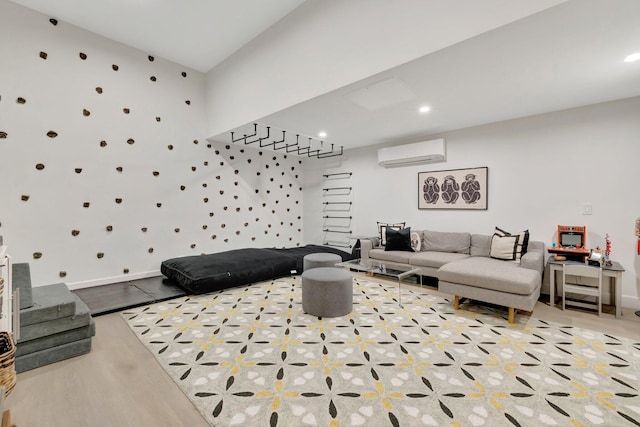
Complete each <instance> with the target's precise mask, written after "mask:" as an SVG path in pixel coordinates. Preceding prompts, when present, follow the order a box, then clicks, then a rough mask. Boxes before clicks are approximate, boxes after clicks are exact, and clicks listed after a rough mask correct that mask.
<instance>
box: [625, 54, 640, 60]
mask: <svg viewBox="0 0 640 427" xmlns="http://www.w3.org/2000/svg"><path fill="white" fill-rule="evenodd" d="M639 59H640V52H636V53H632V54H631V55H629V56H627V57H626V58H624V62H634V61H637V60H639Z"/></svg>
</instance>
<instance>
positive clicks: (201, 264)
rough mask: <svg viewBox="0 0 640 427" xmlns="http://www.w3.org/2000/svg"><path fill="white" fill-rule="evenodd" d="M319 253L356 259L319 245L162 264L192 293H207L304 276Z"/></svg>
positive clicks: (241, 251)
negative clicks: (307, 260)
mask: <svg viewBox="0 0 640 427" xmlns="http://www.w3.org/2000/svg"><path fill="white" fill-rule="evenodd" d="M317 252H325V253H327V252H328V253H334V254H337V255H340V257H341V258H342V260H343V261H346V260H349V259H352V258H353V257H352V255H351V253H349V252H345V251H341V250H340V249H335V248H332V247H329V246H319V245H306V246H301V247H297V248H282V249H276V248H262V249H259V248H246V249H236V250H232V251H226V252H219V253H215V254H208V255H196V256H187V257H180V258H172V259H168V260H166V261H163V262H162V264H161V266H160V271H161V272H162V274H164V275H165V276H167V277H168V278H169V279H170V280H171V281H173V282H175V283H177V284H178V285H179V286H181V287H183V288H185V289H187V290H188V291H190V292H192V293H194V294H203V293H206V292H212V291H217V290H220V289H226V288H230V287H234V286H241V285H246V284H248V283H255V282H260V281H263V280H270V279H275V278H278V277H284V276H289V275H291V274H299V273H302V260H303V258H304V256H305V255H308V254H312V253H317Z"/></svg>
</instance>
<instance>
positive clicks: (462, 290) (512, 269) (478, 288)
mask: <svg viewBox="0 0 640 427" xmlns="http://www.w3.org/2000/svg"><path fill="white" fill-rule="evenodd" d="M416 232H417V233H418V236H420V238H421V242H420V250H419V251H417V252H415V251H407V250H402V251H398V250H385V247H382V246H380V245H379V239H378V238H370V239H361V240H360V244H361V258H362V263H363V264H365V265H366V264H370V263H371V262H372V261H375V262H381V263H383V264H385V266H386V267H387V268H399V269H406V268H419V269H420V270H421V274H422V275H423V276H432V277H437V278H438V290H439V291H442V292H445V293H448V294H451V295H453V296H454V307H455V309H456V310H457V309H458V306H459V302H460V298H461V297H463V298H470V299H474V300H479V301H484V302H488V303H493V304H497V305H501V306H506V307H508V308H509V322H510V323H513V322H514V319H515V312H516V310H524V311H532V310H533V307H534V305H535V303H536V301H537V300H538V297H539V296H540V288H541V286H542V276H543V271H544V243H543V242H537V241H529V242H528V245H527V249H526V253H524V254H523V255H522V256H521V258H520V260H518V261H505V260H502V259H495V258H492V257H491V244H492V237H493V236H488V235H483V234H471V233H452V232H438V231H430V230H420V231H418V230H413V233H412V234H414V233H416ZM414 237H415V234H414Z"/></svg>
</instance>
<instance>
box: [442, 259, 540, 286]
mask: <svg viewBox="0 0 640 427" xmlns="http://www.w3.org/2000/svg"><path fill="white" fill-rule="evenodd" d="M438 280H440V281H445V282H450V283H459V284H463V285H468V286H475V287H478V288H484V289H491V290H494V291H500V292H507V293H512V294H519V295H529V294H531V293H532V292H534V291H535V290H536V288H537V287H538V286H540V284H541V283H542V278H541V275H540V273H539V272H538V271H536V270H530V269H527V268H522V267H520V266H519V265H518V264H515V263H512V262H503V261H500V260H496V259H493V258H484V257H469V258H465V259H463V260H459V261H454V262H450V263H448V264H446V265H443V266H442V267H440V269H439V270H438Z"/></svg>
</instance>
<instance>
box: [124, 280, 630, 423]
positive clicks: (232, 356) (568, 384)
mask: <svg viewBox="0 0 640 427" xmlns="http://www.w3.org/2000/svg"><path fill="white" fill-rule="evenodd" d="M374 279H375V278H369V277H366V278H360V277H358V276H356V277H355V278H354V288H353V291H354V297H353V312H352V313H351V314H349V315H347V316H344V317H338V318H331V319H330V318H318V317H314V316H311V315H308V314H305V313H303V311H302V304H301V286H300V277H299V276H295V277H288V278H283V279H279V280H274V281H269V282H262V283H257V284H253V285H250V286H245V287H238V288H232V289H226V290H224V291H220V292H215V293H211V294H206V295H199V296H187V297H181V298H177V299H175V300H171V301H165V302H162V303H156V304H154V305H150V306H146V307H139V308H135V309H130V310H127V311H125V312H122V314H121V315H122V317H123V318H124V319H125V321H126V322H127V323H128V324H129V326H130V327H131V329H132V330H133V331H134V333H135V334H136V335H137V336H138V338H139V339H140V341H142V343H144V345H145V346H146V347H147V348H148V349H149V351H151V352H152V353H153V354H154V356H155V357H156V359H157V360H158V362H159V363H160V365H161V366H162V367H163V368H164V369H165V370H166V371H167V372H168V374H169V375H170V376H171V377H172V378H173V380H174V381H175V382H176V384H178V386H179V387H180V388H181V389H182V391H183V392H184V393H185V394H186V395H187V396H188V397H189V399H190V400H191V401H192V402H193V403H194V405H195V406H196V407H197V408H198V410H199V411H200V412H201V413H202V414H203V416H204V417H205V419H206V420H207V421H208V422H209V423H210V424H211V425H215V426H236V425H237V426H387V425H388V426H444V425H446V426H482V425H484V426H502V425H505V426H592V425H593V426H626V425H629V426H631V425H636V426H640V395H639V392H640V390H639V389H640V343H638V342H633V341H630V340H627V339H623V338H616V337H614V336H610V335H606V334H603V333H599V332H595V331H590V330H585V329H578V328H574V327H570V326H562V325H558V324H553V323H550V322H545V321H542V320H539V319H535V318H533V317H527V316H518V317H517V318H516V321H517V322H516V323H515V324H509V323H508V322H507V320H506V319H505V318H504V317H505V314H506V312H505V311H504V310H501V309H499V308H496V309H492V308H487V307H483V306H478V305H467V306H465V305H463V306H462V309H461V310H458V311H454V310H453V304H452V302H451V301H449V300H448V299H445V298H441V297H437V296H433V295H428V294H424V295H421V294H420V292H419V291H418V292H414V291H412V290H408V289H405V288H403V290H402V292H403V293H402V302H403V307H400V306H399V305H398V300H397V297H398V288H397V285H395V286H394V285H393V284H391V283H384V284H381V283H377V282H375V281H374ZM465 308H466V309H465ZM167 404H168V405H170V404H171V402H167Z"/></svg>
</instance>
